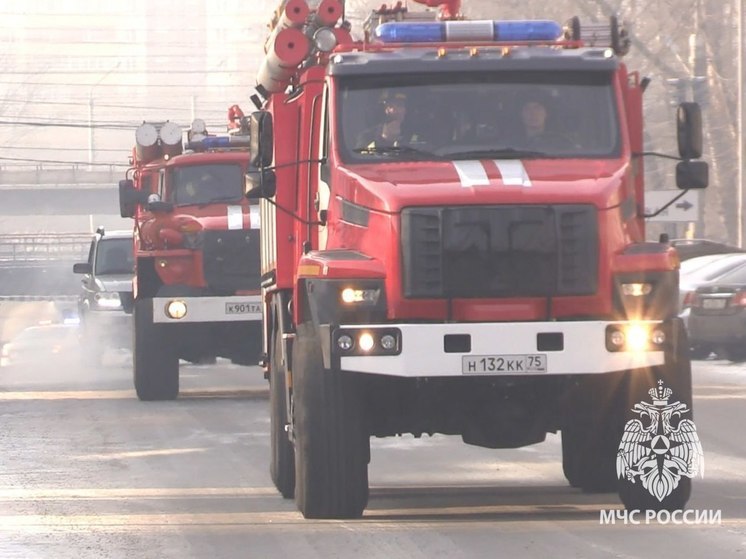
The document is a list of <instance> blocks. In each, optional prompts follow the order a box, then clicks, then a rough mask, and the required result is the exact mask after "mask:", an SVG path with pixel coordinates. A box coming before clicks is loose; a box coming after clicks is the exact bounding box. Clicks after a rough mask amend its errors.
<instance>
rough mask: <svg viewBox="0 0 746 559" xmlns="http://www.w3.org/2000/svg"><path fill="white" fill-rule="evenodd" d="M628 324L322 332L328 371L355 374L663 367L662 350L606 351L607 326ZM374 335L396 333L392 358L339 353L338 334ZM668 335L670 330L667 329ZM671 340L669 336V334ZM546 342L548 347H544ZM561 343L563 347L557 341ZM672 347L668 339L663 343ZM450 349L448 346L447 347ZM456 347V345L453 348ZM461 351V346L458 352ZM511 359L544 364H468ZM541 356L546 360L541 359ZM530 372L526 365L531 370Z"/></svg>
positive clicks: (548, 372)
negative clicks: (483, 367)
mask: <svg viewBox="0 0 746 559" xmlns="http://www.w3.org/2000/svg"><path fill="white" fill-rule="evenodd" d="M624 324H630V323H624V322H605V321H584V322H522V323H468V324H463V323H462V324H385V325H384V324H368V325H347V326H340V327H338V328H334V329H332V328H329V327H322V328H321V336H322V344H323V348H324V352H323V353H324V361H325V366H327V367H339V368H340V369H341V370H344V371H350V372H359V373H372V374H382V375H391V376H399V377H458V376H477V375H478V376H514V375H516V374H519V375H520V376H527V375H539V376H541V375H574V374H601V373H610V372H614V371H625V370H630V369H638V368H644V367H654V366H659V365H663V364H664V363H665V350H664V347H656V348H649V349H646V350H640V351H610V350H609V349H608V347H607V332H608V328H610V327H615V326H617V325H624ZM640 324H643V325H646V326H647V327H658V326H662V325H663V323H662V322H660V321H646V322H643V323H640ZM361 330H364V331H368V332H372V333H375V332H376V331H377V330H378V331H380V330H386V331H392V330H398V333H399V336H400V338H399V343H398V348H397V353H396V354H394V355H381V354H377V355H370V354H366V355H349V354H345V352H344V351H342V350H340V349H338V347H337V344H336V340H337V336H338V335H339V332H360V331H361ZM667 330H668V332H670V331H671V329H670V328H668V329H667ZM453 337H456V339H458V340H468V346H469V347H468V349H467V350H465V351H459V348H458V347H456V348H454V344H449V342H448V339H453ZM669 337H670V336H669ZM542 340H550V343H548V344H546V343H542ZM560 341H561V343H560ZM671 343H675V340H668V341H667V342H666V344H665V345H670V344H671ZM449 345H450V347H448V346H449ZM456 345H459V344H456ZM461 349H463V348H461ZM500 356H503V357H508V358H510V359H513V358H514V357H516V356H531V358H529V361H530V360H531V359H532V358H536V356H539V357H538V358H539V359H540V360H541V362H542V363H544V366H543V367H541V368H542V369H543V370H542V371H531V370H528V371H516V369H515V368H514V367H506V368H504V369H503V370H498V369H500V368H499V367H492V369H494V370H491V371H489V372H478V373H476V374H475V373H472V372H469V371H468V370H467V369H469V367H467V366H466V363H467V362H471V363H473V362H474V358H477V360H479V359H481V358H483V357H484V358H492V359H494V358H495V357H497V358H499V357H500ZM541 356H544V357H541ZM529 369H530V367H529Z"/></svg>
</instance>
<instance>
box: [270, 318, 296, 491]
mask: <svg viewBox="0 0 746 559" xmlns="http://www.w3.org/2000/svg"><path fill="white" fill-rule="evenodd" d="M280 336H281V334H280V333H279V332H276V333H275V336H274V337H275V342H274V344H273V353H272V355H271V356H270V362H269V363H270V365H269V366H270V377H269V407H270V416H269V417H270V420H269V426H270V446H271V449H272V454H271V460H270V464H269V473H270V476H271V477H272V482H273V483H274V484H275V487H277V490H278V491H279V492H280V494H281V495H282V496H283V497H284V498H285V499H292V498H293V495H294V491H295V455H294V452H295V451H294V449H293V443H292V442H290V438H289V436H288V433H287V431H286V430H285V426H286V425H287V391H286V387H285V370H286V367H285V365H284V364H283V363H281V360H282V347H281V344H282V338H281V337H280Z"/></svg>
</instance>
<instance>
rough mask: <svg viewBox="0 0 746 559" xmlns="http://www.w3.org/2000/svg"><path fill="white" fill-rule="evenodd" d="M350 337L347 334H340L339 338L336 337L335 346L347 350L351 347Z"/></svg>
mask: <svg viewBox="0 0 746 559" xmlns="http://www.w3.org/2000/svg"><path fill="white" fill-rule="evenodd" d="M352 345H353V342H352V337H351V336H348V335H347V334H342V335H341V336H340V337H339V338H337V347H339V349H341V350H342V351H349V350H351V349H352Z"/></svg>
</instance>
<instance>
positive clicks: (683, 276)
mask: <svg viewBox="0 0 746 559" xmlns="http://www.w3.org/2000/svg"><path fill="white" fill-rule="evenodd" d="M744 263H746V253H744V252H737V253H729V254H710V255H707V256H697V257H696V258H691V259H689V260H686V261H685V262H682V263H681V269H680V270H679V312H680V313H683V312H685V311H686V309H687V308H688V307H689V303H690V300H691V297H692V294H693V293H694V290H695V289H697V287H699V286H700V285H706V284H707V283H709V282H711V281H714V280H716V279H717V278H719V277H720V276H722V275H723V274H725V273H726V272H729V271H731V270H733V269H735V268H738V267H739V266H741V265H742V264H744Z"/></svg>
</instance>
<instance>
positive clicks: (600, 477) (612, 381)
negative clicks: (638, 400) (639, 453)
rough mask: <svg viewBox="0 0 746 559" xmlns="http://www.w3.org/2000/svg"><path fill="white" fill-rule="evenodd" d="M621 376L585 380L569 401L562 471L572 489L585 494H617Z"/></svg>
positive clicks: (622, 399) (622, 402)
mask: <svg viewBox="0 0 746 559" xmlns="http://www.w3.org/2000/svg"><path fill="white" fill-rule="evenodd" d="M626 394H627V391H626V375H625V374H624V373H614V374H607V375H603V376H598V377H596V376H592V377H591V376H589V377H587V378H584V379H582V380H581V382H580V384H579V386H578V387H576V389H575V392H574V394H573V397H572V398H571V404H572V406H571V409H570V410H569V412H568V413H569V414H571V417H568V419H566V420H565V426H564V427H563V429H562V469H563V471H564V473H565V477H566V478H567V481H568V482H569V483H570V485H571V486H572V487H579V488H580V489H582V490H583V491H584V492H586V493H608V492H614V491H616V490H617V485H618V484H617V475H616V454H617V448H618V445H619V441H620V440H621V436H622V431H623V429H624V417H625V409H624V406H625V405H626V403H627V398H626Z"/></svg>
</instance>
